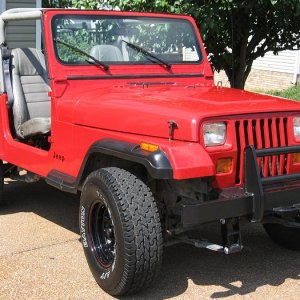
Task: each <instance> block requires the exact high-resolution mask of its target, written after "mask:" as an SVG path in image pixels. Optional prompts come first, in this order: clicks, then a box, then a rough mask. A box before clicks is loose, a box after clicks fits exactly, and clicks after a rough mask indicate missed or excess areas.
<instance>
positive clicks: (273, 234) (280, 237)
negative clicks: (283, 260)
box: [264, 215, 300, 251]
mask: <svg viewBox="0 0 300 300" xmlns="http://www.w3.org/2000/svg"><path fill="white" fill-rule="evenodd" d="M294 222H297V223H300V216H299V215H298V217H297V218H296V219H295V220H294ZM264 228H265V230H266V232H267V233H268V235H269V236H270V238H271V239H272V240H273V241H274V242H275V243H276V244H278V245H279V246H281V247H283V248H286V249H289V250H298V251H299V250H300V229H299V228H293V227H286V226H283V225H280V224H273V223H267V224H264Z"/></svg>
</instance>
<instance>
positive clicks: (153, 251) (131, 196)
mask: <svg viewBox="0 0 300 300" xmlns="http://www.w3.org/2000/svg"><path fill="white" fill-rule="evenodd" d="M80 234H81V240H82V245H83V248H84V253H85V256H86V259H87V261H88V264H89V267H90V269H91V271H92V273H93V276H94V278H95V280H96V281H97V283H98V284H99V285H100V287H101V288H102V289H103V290H105V291H106V292H107V293H109V294H111V295H125V294H130V293H134V292H137V291H139V290H141V289H143V288H145V287H147V286H149V285H150V283H151V282H152V281H153V280H154V279H155V277H156V276H157V274H158V272H159V269H160V265H161V260H162V233H161V224H160V219H159V214H158V209H157V206H156V203H155V200H154V198H153V196H152V193H151V191H150V190H149V188H148V187H147V186H146V185H145V184H144V183H143V182H142V181H141V180H139V179H138V178H137V177H136V176H134V175H133V174H131V173H129V172H127V171H125V170H122V169H119V168H105V169H100V170H97V171H95V172H93V173H91V174H90V175H89V176H88V177H87V179H86V180H85V183H84V186H83V190H82V194H81V203H80Z"/></svg>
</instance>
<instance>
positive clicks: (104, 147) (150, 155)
mask: <svg viewBox="0 0 300 300" xmlns="http://www.w3.org/2000/svg"><path fill="white" fill-rule="evenodd" d="M94 153H99V154H105V155H110V156H113V157H117V158H121V159H124V160H127V161H132V162H136V163H139V164H141V165H143V166H144V167H145V168H146V170H147V171H148V172H149V174H150V175H151V176H152V177H153V178H155V179H173V169H172V166H171V163H170V161H169V158H168V156H167V154H166V153H165V152H164V151H162V150H157V151H155V152H147V151H144V150H141V148H140V146H139V145H138V144H134V143H129V142H125V141H119V140H113V139H104V140H101V141H97V142H95V143H94V144H93V145H92V146H91V147H90V149H89V150H88V152H87V153H86V155H85V158H84V161H83V163H82V165H81V167H80V171H79V173H78V176H77V178H75V177H72V176H69V175H67V174H64V173H62V172H60V171H57V170H52V171H50V173H49V174H48V175H47V177H46V182H47V183H48V184H50V185H52V186H54V187H57V188H59V189H60V190H63V191H66V192H70V193H76V192H77V190H78V186H79V183H80V181H81V178H82V175H83V172H84V169H85V167H86V164H87V161H88V159H89V157H90V156H91V155H92V154H94Z"/></svg>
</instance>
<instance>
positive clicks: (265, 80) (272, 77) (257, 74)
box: [215, 69, 300, 90]
mask: <svg viewBox="0 0 300 300" xmlns="http://www.w3.org/2000/svg"><path fill="white" fill-rule="evenodd" d="M292 80H293V74H291V73H284V72H276V71H266V70H258V69H252V70H251V73H250V75H249V76H248V79H247V82H246V86H245V89H247V90H249V89H250V90H253V89H256V90H283V89H287V88H289V87H292V86H293V84H292ZM218 81H222V83H223V86H228V87H229V86H230V84H229V81H228V78H227V76H226V75H225V72H224V71H221V72H220V73H217V72H215V83H217V82H218ZM298 84H300V75H298Z"/></svg>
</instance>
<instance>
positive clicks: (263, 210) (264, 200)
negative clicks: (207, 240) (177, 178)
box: [180, 146, 300, 230]
mask: <svg viewBox="0 0 300 300" xmlns="http://www.w3.org/2000/svg"><path fill="white" fill-rule="evenodd" d="M244 151H245V186H244V189H240V188H228V189H226V190H224V191H223V193H222V194H221V196H220V198H219V199H218V200H211V201H207V202H204V203H193V204H181V206H180V216H181V228H182V230H186V229H190V228H193V227H197V226H199V225H200V224H204V223H208V222H212V221H217V220H222V219H229V218H235V217H248V218H249V220H250V221H251V222H261V221H262V220H263V217H264V216H265V215H271V214H274V213H276V212H280V211H281V212H284V211H291V210H292V211H293V210H299V211H300V173H296V174H286V175H278V176H271V177H264V178H262V177H261V175H260V171H259V167H258V160H257V158H258V157H264V156H275V155H284V154H292V153H300V146H287V147H279V148H268V149H259V150H256V149H255V148H254V147H253V146H247V147H246V148H245V150H244Z"/></svg>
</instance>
